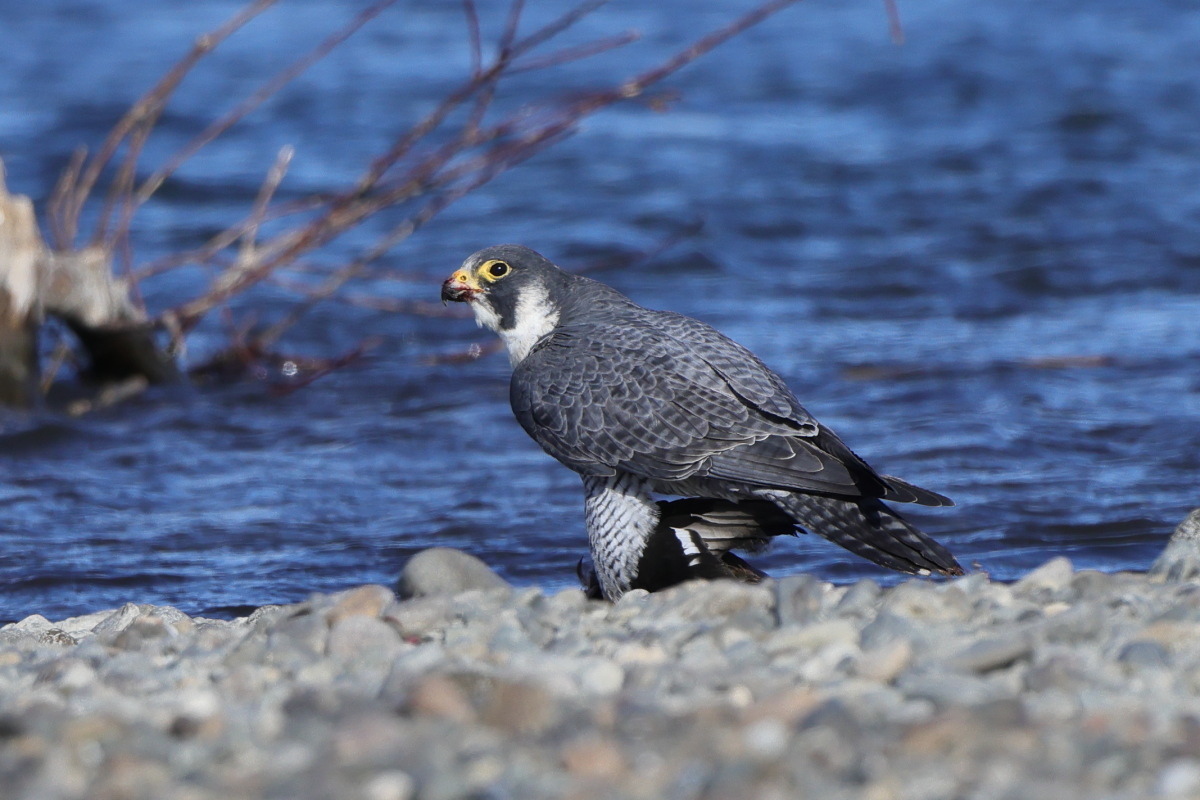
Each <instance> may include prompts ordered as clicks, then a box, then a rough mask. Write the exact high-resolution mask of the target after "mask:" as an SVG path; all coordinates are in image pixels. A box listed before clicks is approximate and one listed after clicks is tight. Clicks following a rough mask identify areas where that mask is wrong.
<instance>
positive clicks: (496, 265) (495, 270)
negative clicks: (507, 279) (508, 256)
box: [479, 261, 512, 281]
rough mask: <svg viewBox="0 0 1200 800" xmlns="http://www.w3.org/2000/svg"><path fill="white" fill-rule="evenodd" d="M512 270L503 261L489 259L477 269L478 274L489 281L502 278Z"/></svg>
mask: <svg viewBox="0 0 1200 800" xmlns="http://www.w3.org/2000/svg"><path fill="white" fill-rule="evenodd" d="M511 270H512V267H510V266H509V265H508V264H507V263H505V262H503V261H489V262H488V263H486V264H484V265H483V266H482V267H481V268H480V269H479V274H480V275H482V276H483V277H484V278H486V279H488V280H489V281H494V280H498V279H499V278H503V277H504V276H505V275H507V274H508V273H509V272H510V271H511Z"/></svg>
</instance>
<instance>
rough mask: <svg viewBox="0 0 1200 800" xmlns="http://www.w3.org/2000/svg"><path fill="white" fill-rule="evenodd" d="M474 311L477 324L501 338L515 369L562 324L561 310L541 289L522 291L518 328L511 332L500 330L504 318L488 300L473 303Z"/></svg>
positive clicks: (505, 329) (473, 301) (519, 299)
mask: <svg viewBox="0 0 1200 800" xmlns="http://www.w3.org/2000/svg"><path fill="white" fill-rule="evenodd" d="M471 310H472V311H473V312H475V322H476V323H478V324H479V325H480V326H482V327H484V328H488V329H489V330H493V331H495V332H496V333H497V334H499V336H500V339H501V341H503V342H504V346H505V348H507V349H508V360H509V363H511V364H512V365H513V366H514V367H515V366H516V365H517V364H520V363H521V362H522V361H524V360H525V356H527V355H529V351H530V350H532V349H533V346H534V345H535V344H537V342H538V340H539V339H541V338H542V337H543V336H545V335H546V334H548V333H549V332H550V331H552V330H554V326H555V325H557V324H558V308H557V307H556V306H555V305H554V304H553V303H551V302H550V296H549V295H548V294H546V290H545V289H543V288H542V287H541V286H537V285H533V286H526V287H523V288H522V290H521V296H520V297H519V298H517V313H516V315H515V316H516V324H515V325H513V327H511V328H501V327H500V315H499V314H497V313H496V311H495V310H494V309H493V308H492V307H491V305H489V304H488V302H487V300H486V299H479V300H472V301H471Z"/></svg>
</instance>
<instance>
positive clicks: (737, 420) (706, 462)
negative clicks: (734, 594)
mask: <svg viewBox="0 0 1200 800" xmlns="http://www.w3.org/2000/svg"><path fill="white" fill-rule="evenodd" d="M442 299H443V300H452V301H455V302H465V303H468V304H469V305H470V307H471V310H472V311H473V312H474V314H475V319H476V321H477V322H478V323H479V324H480V325H481V326H484V327H487V328H489V329H491V330H493V331H495V332H496V333H497V334H499V336H500V338H501V340H503V342H504V345H505V347H506V348H507V350H508V356H509V361H510V362H511V363H512V366H513V374H512V383H511V385H510V388H509V400H510V402H511V404H512V409H513V413H514V414H515V415H516V417H517V421H518V422H519V423H520V424H521V427H522V428H524V429H525V432H526V433H528V434H529V435H530V436H531V437H533V440H534V441H535V442H537V443H538V444H539V445H541V446H542V449H543V450H545V451H546V452H547V453H549V454H550V455H552V456H553V457H554V458H556V459H558V460H559V461H560V462H561V463H563V464H564V465H566V466H567V467H569V468H570V469H572V470H574V471H575V472H577V473H579V475H580V476H581V477H582V478H583V486H584V492H585V495H586V499H585V501H584V518H585V524H586V527H587V534H588V542H589V545H590V547H591V555H592V561H593V563H594V565H595V571H596V577H597V579H598V583H599V587H600V590H601V592H602V593H603V595H604V596H605V597H606V598H608V599H609V600H616V599H617V598H619V597H620V596H621V595H622V594H624V593H625V592H627V591H629V590H630V589H631V588H635V587H638V586H641V587H643V588H648V589H653V588H660V587H658V586H653V585H651V586H647V585H646V580H647V576H646V573H647V570H648V568H649V564H648V562H652V561H653V558H651V556H652V554H653V552H655V551H657V550H659V549H662V545H663V544H664V543H668V544H669V543H671V541H672V540H674V542H676V543H678V547H677V548H674V550H675V552H674V553H673V554H672V555H671V556H670V557H672V558H674V559H676V560H678V559H684V560H685V561H686V564H687V565H691V566H694V567H697V568H701V567H703V566H704V565H707V566H708V567H709V568H710V569H708V572H712V571H713V569H716V570H718V571H722V570H725V571H728V570H733V571H737V569H738V568H740V567H739V565H745V566H746V567H747V568H749V565H746V564H745V562H744V561H741V559H737V558H736V556H733V554H732V553H729V552H728V551H729V550H730V549H731V548H746V547H747V546H748V549H752V550H753V549H755V547H756V546H761V544H762V541H763V540H764V539H765V538H767V537H769V536H772V535H775V534H777V533H780V532H787V533H790V532H794V531H795V530H796V529H800V530H802V531H810V532H813V533H816V534H819V535H821V536H823V537H825V538H826V539H829V540H830V541H832V542H835V543H837V544H839V545H841V546H842V547H845V548H846V549H847V550H850V551H851V552H853V553H856V554H857V555H859V556H862V557H864V558H867V559H869V560H871V561H873V562H875V563H876V564H880V565H882V566H885V567H890V568H892V569H895V570H900V571H902V572H910V573H918V574H930V573H933V572H938V573H941V574H944V575H961V574H962V567H960V566H959V565H958V562H957V561H955V560H954V556H952V555H951V554H950V552H949V551H948V550H947V549H946V548H945V547H943V546H942V545H940V544H938V543H937V542H935V541H934V540H933V539H931V538H929V537H928V536H926V535H925V534H923V533H921V532H920V531H919V530H917V529H916V528H914V527H913V526H912V525H910V524H909V523H908V522H906V521H905V520H904V519H903V518H902V517H900V515H899V514H897V513H896V512H895V511H893V510H892V509H891V508H890V507H889V506H887V505H886V504H885V503H884V502H883V501H884V500H891V501H894V502H899V503H918V504H921V505H927V506H950V505H953V503H952V502H951V501H950V500H949V499H947V498H945V497H943V496H942V495H940V494H937V493H936V492H931V491H929V490H927V489H922V488H919V487H917V486H914V485H912V484H910V483H907V482H905V481H902V480H900V479H899V478H894V477H892V476H890V475H881V474H879V473H877V472H875V470H873V469H872V468H871V467H870V466H868V465H867V463H866V462H865V461H863V460H862V459H861V458H859V457H858V456H857V455H855V454H854V453H853V452H852V451H851V450H850V448H848V447H847V446H846V445H845V444H844V443H843V442H842V440H841V439H839V438H838V437H837V435H835V434H834V433H833V431H831V430H830V429H829V428H827V427H825V426H824V425H821V424H819V423H818V422H817V421H816V420H815V419H813V417H812V416H811V415H810V414H809V413H808V412H807V411H805V410H804V408H803V407H802V406H801V405H800V403H799V401H797V400H796V398H795V396H794V395H793V394H792V392H791V391H790V390H789V389H788V387H787V385H786V384H785V383H784V382H783V379H782V378H780V377H779V376H778V375H776V374H775V373H774V372H773V371H771V370H770V369H769V368H768V367H767V366H766V365H765V364H763V363H762V362H761V361H760V360H759V359H758V358H757V357H756V356H755V355H754V354H753V353H751V352H750V351H749V350H747V349H746V348H744V347H742V346H741V345H739V344H737V343H736V342H734V341H733V340H731V339H729V338H727V337H726V336H724V335H723V334H721V333H719V332H718V331H717V330H715V329H714V328H712V327H710V326H708V325H706V324H705V323H703V322H700V321H699V320H695V319H692V318H691V317H685V316H683V315H681V314H676V313H672V312H669V311H652V310H649V309H646V308H642V307H641V306H639V305H637V304H636V303H634V302H633V301H632V300H630V299H629V298H627V297H625V296H624V295H622V294H621V293H619V292H617V291H616V290H615V289H612V288H610V287H608V286H605V285H604V284H602V283H599V282H597V281H594V280H591V279H590V278H586V277H583V276H580V275H573V274H571V273H569V272H565V271H563V270H562V269H560V268H559V267H557V266H555V265H554V264H553V263H551V262H550V261H549V260H547V259H546V258H544V257H543V256H541V255H539V254H538V253H536V252H534V251H533V250H530V249H529V248H527V247H522V246H520V245H512V244H505V245H497V246H494V247H488V248H486V249H483V250H480V251H479V252H477V253H475V254H474V255H472V256H470V257H469V258H467V260H466V261H464V262H463V265H462V266H461V267H460V268H459V269H458V270H457V271H455V272H454V274H453V275H451V276H450V277H449V278H448V279H447V280H446V281H445V283H443V284H442ZM655 494H659V495H668V496H676V497H684V498H692V501H693V502H699V503H701V504H703V506H704V507H703V508H701V509H700V510H699V512H695V509H691V510H689V509H687V508H682V509H678V508H677V509H672V508H671V504H670V503H665V504H660V503H659V502H656V501H655V499H654V495H655ZM713 511H715V512H717V513H718V515H719V514H721V513H724V514H725V515H726V517H727V518H733V519H736V520H737V523H736V524H733V525H719V524H718V525H712V524H708V523H705V524H692V523H693V522H695V521H696V520H697V519H703V518H705V517H706V515H707V517H708V518H710V519H711V517H712V514H711V513H710V512H713ZM668 512H673V514H674V516H676V517H682V518H684V520H685V521H684V522H680V523H678V526H677V525H676V523H672V522H670V521H669V520H668V517H669V516H670V514H669V513H668ZM780 516H782V517H784V518H785V519H786V520H787V523H788V524H785V525H782V526H781V525H780V524H779V521H778V519H779V517H780ZM723 532H724V533H723ZM726 534H729V535H726ZM727 555H728V556H732V557H733V559H735V560H733V561H731V560H729V559H728V558H727V557H726V556H727ZM749 569H752V568H749ZM696 576H697V577H709V576H710V575H706V574H705V573H704V570H703V569H700V571H698V572H696ZM639 578H640V579H639Z"/></svg>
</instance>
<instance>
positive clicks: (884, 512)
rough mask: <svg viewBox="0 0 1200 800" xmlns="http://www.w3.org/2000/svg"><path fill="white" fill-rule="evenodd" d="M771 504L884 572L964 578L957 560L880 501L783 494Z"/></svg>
mask: <svg viewBox="0 0 1200 800" xmlns="http://www.w3.org/2000/svg"><path fill="white" fill-rule="evenodd" d="M771 499H772V500H774V502H775V503H777V504H778V505H779V507H780V508H782V509H783V510H784V511H786V512H787V513H788V514H790V515H791V516H792V517H794V518H795V520H796V522H797V523H798V524H799V525H801V526H802V527H804V528H805V529H807V530H809V531H811V532H812V533H815V534H817V535H819V536H823V537H825V538H826V539H828V540H829V541H831V542H833V543H835V544H838V545H841V546H842V547H844V548H846V549H847V550H849V551H850V552H852V553H855V554H856V555H859V556H862V557H863V558H865V559H867V560H869V561H874V562H875V563H876V564H879V565H881V566H884V567H889V568H890V569H894V570H898V571H900V572H910V573H930V572H938V573H941V574H943V575H962V574H963V568H962V567H961V566H959V564H958V562H957V561H956V560H955V559H954V556H953V555H951V554H950V551H949V550H947V549H946V548H945V547H943V546H942V545H940V544H938V543H937V542H936V541H934V540H933V539H931V538H930V537H928V536H926V535H925V534H924V533H921V531H919V530H917V529H916V528H914V527H913V526H912V525H910V524H909V523H908V522H906V521H905V520H904V518H903V517H901V516H900V515H899V514H897V513H896V512H895V511H893V510H892V509H891V508H889V507H888V506H887V505H885V504H884V503H883V502H881V501H880V500H877V499H875V498H854V499H843V498H839V497H829V496H824V495H810V494H799V493H797V494H786V495H785V494H782V493H778V492H774V493H772V495H771Z"/></svg>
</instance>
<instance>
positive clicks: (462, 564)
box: [396, 547, 509, 598]
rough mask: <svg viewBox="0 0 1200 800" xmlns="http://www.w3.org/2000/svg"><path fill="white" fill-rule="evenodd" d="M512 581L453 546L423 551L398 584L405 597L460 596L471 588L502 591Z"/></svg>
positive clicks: (404, 571)
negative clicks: (506, 579)
mask: <svg viewBox="0 0 1200 800" xmlns="http://www.w3.org/2000/svg"><path fill="white" fill-rule="evenodd" d="M508 585H509V584H508V582H507V581H505V580H504V579H503V578H501V577H500V576H499V575H497V574H496V573H495V572H493V571H492V569H491V567H489V566H488V565H487V564H485V563H483V561H481V560H480V559H478V558H476V557H475V556H473V555H471V554H469V553H464V552H462V551H461V550H455V549H453V548H450V547H432V548H430V549H428V550H422V551H421V552H419V553H417V554H416V555H415V556H413V557H412V558H410V559H409V560H408V563H407V564H405V565H404V569H403V571H402V572H401V573H400V579H399V581H398V582H397V583H396V593H397V594H399V595H400V597H403V598H409V597H430V596H435V595H445V594H459V593H460V592H465V591H468V590H471V589H485V590H486V589H502V588H507V587H508Z"/></svg>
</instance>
